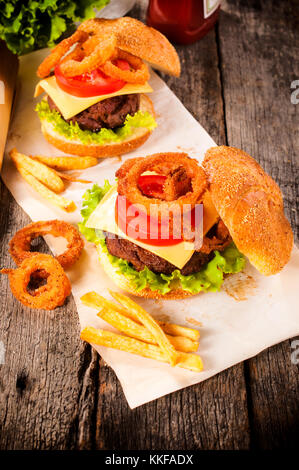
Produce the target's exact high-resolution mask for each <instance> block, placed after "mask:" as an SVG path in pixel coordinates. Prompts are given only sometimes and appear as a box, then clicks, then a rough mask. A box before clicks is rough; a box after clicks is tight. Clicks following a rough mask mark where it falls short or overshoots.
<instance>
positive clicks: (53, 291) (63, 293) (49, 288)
mask: <svg viewBox="0 0 299 470" xmlns="http://www.w3.org/2000/svg"><path fill="white" fill-rule="evenodd" d="M40 270H42V271H45V272H46V273H47V283H46V284H45V285H43V286H41V287H39V288H38V289H36V290H35V291H34V293H33V294H32V293H30V292H28V290H27V287H28V284H29V282H30V278H31V275H32V274H34V273H35V272H36V271H40ZM1 273H2V274H8V278H9V283H10V288H11V291H12V293H13V295H14V296H15V297H16V298H17V299H18V300H19V301H20V302H21V303H22V304H23V305H26V306H27V307H31V308H42V309H44V310H53V309H54V308H56V307H59V306H61V305H63V303H64V301H65V299H66V297H68V296H69V295H70V293H71V284H70V281H69V279H68V277H67V276H66V274H65V272H64V271H63V268H62V267H61V265H60V263H59V262H58V261H57V260H56V259H55V258H53V257H52V256H50V255H45V254H42V253H39V254H37V255H34V256H32V257H31V258H27V259H24V261H22V263H21V264H20V266H19V267H18V268H17V269H2V271H1Z"/></svg>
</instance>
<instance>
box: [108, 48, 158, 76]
mask: <svg viewBox="0 0 299 470" xmlns="http://www.w3.org/2000/svg"><path fill="white" fill-rule="evenodd" d="M117 59H123V60H126V61H127V62H128V63H129V65H130V70H123V69H120V68H119V67H117V65H114V63H113V61H114V60H117ZM100 69H101V70H102V72H104V73H105V74H106V75H108V76H109V77H112V78H118V79H119V80H124V81H125V82H127V83H145V82H146V81H147V80H148V79H149V77H150V74H149V70H148V67H147V65H146V64H145V63H144V62H143V60H141V59H139V57H136V56H134V55H132V54H130V53H129V52H125V51H122V50H121V49H118V48H117V50H116V52H115V54H113V56H112V57H111V59H110V60H107V61H106V62H105V63H104V64H103V65H101V66H100Z"/></svg>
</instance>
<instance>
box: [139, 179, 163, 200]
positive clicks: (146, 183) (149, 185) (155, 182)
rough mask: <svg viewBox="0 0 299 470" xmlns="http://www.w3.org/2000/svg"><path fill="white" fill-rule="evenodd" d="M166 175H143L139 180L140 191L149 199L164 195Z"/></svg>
mask: <svg viewBox="0 0 299 470" xmlns="http://www.w3.org/2000/svg"><path fill="white" fill-rule="evenodd" d="M165 181H166V176H165V175H141V176H139V179H138V187H139V189H140V191H141V192H142V193H143V194H144V195H145V196H149V197H158V196H159V195H162V194H163V186H164V183H165Z"/></svg>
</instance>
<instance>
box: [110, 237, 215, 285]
mask: <svg viewBox="0 0 299 470" xmlns="http://www.w3.org/2000/svg"><path fill="white" fill-rule="evenodd" d="M106 244H107V248H108V251H109V253H110V254H111V255H114V256H117V257H118V258H122V259H125V260H127V261H128V262H129V263H131V264H132V265H133V266H134V268H135V269H136V270H137V271H142V270H143V269H144V268H145V267H146V266H147V267H148V269H150V270H151V271H153V272H155V273H157V274H161V273H163V274H171V273H172V272H173V271H175V270H176V269H178V268H177V267H176V266H174V265H173V264H171V263H169V262H168V261H166V260H165V259H163V258H160V257H159V256H157V255H154V254H153V253H151V252H150V251H148V250H145V249H144V248H141V247H140V246H137V245H135V244H134V243H132V242H130V241H129V240H126V239H124V238H120V237H118V236H117V235H111V234H108V233H107V234H106ZM213 257H214V253H213V252H212V253H210V254H206V253H200V252H198V251H195V252H194V253H193V255H192V257H191V258H190V260H189V261H188V263H187V264H185V266H184V267H183V268H182V269H180V270H179V271H181V273H182V274H183V275H184V276H188V275H189V274H194V273H197V272H198V271H200V270H201V268H202V267H203V266H204V265H205V264H206V263H208V262H209V261H210V260H211V259H212V258H213Z"/></svg>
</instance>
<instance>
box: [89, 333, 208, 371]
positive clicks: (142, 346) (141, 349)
mask: <svg viewBox="0 0 299 470" xmlns="http://www.w3.org/2000/svg"><path fill="white" fill-rule="evenodd" d="M81 339H82V340H84V341H87V342H88V343H92V344H98V345H100V346H105V347H107V348H113V349H118V350H120V351H126V352H129V353H132V354H137V355H139V356H142V357H146V358H149V359H155V360H156V361H161V362H167V363H170V360H169V356H168V355H167V354H165V353H164V351H163V350H162V349H161V348H160V347H159V346H156V345H154V344H148V343H143V342H142V341H139V340H137V339H134V338H129V337H127V336H121V335H118V334H116V333H112V332H111V331H106V330H101V329H96V328H93V327H91V326H88V327H86V328H84V330H82V331H81ZM176 366H178V367H182V368H184V369H189V370H192V371H194V372H201V371H202V370H203V364H202V360H201V358H200V356H198V355H197V354H188V353H183V352H179V353H177V363H176Z"/></svg>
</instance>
